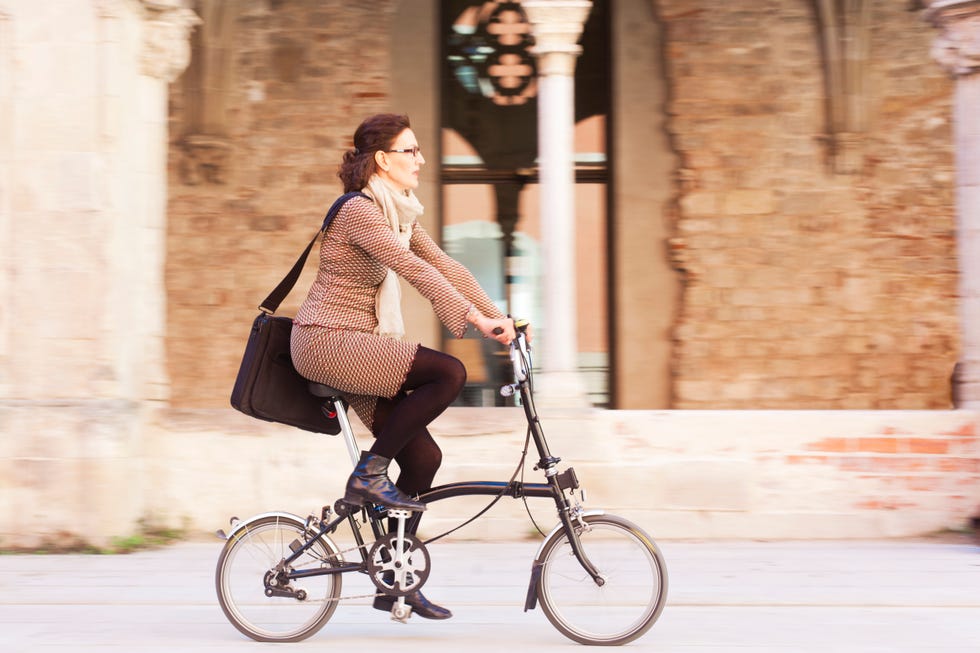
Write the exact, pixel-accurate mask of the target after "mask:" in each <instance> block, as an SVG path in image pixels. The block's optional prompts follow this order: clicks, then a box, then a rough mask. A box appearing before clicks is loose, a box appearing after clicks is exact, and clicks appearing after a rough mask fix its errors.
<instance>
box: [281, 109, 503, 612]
mask: <svg viewBox="0 0 980 653" xmlns="http://www.w3.org/2000/svg"><path fill="white" fill-rule="evenodd" d="M424 163H425V158H424V157H423V156H422V153H421V151H420V150H419V146H418V141H417V140H416V137H415V134H414V132H413V131H412V129H411V126H410V124H409V120H408V117H407V116H401V115H395V114H387V113H385V114H378V115H374V116H371V117H369V118H367V119H365V120H364V122H362V123H361V125H360V126H359V127H358V128H357V131H355V133H354V149H353V150H350V151H348V152H346V153H345V154H344V160H343V163H342V164H341V166H340V171H339V173H338V176H339V177H340V179H341V180H342V181H343V184H344V192H351V191H361V192H363V193H365V194H367V195H369V196H370V199H368V198H362V197H355V198H353V199H351V200H349V201H348V202H347V203H346V204H344V206H343V208H341V209H340V211H339V212H338V213H337V216H336V217H335V219H334V221H333V223H332V224H331V226H330V228H329V229H328V230H327V231H326V233H325V234H324V236H323V240H322V242H321V245H320V265H319V269H318V272H317V277H316V280H315V281H314V282H313V286H312V287H311V288H310V292H309V295H308V297H307V298H306V301H304V302H303V304H302V306H301V307H300V309H299V311H298V312H297V314H296V317H295V318H294V320H293V325H294V326H293V332H292V342H291V349H292V358H293V364H294V365H295V367H296V369H297V370H298V371H299V372H300V374H302V375H303V376H305V377H306V378H308V379H311V380H313V381H316V382H318V383H324V384H327V385H330V386H333V387H334V388H337V389H338V390H340V391H342V392H343V393H345V398H346V399H347V400H348V401H349V403H350V405H351V407H352V408H353V409H354V412H356V413H357V416H358V417H359V418H360V420H361V421H362V422H363V423H364V425H365V426H367V428H368V429H369V430H370V431H371V433H372V434H374V436H375V441H374V445H373V446H372V447H371V449H370V451H363V452H361V458H360V461H359V463H358V464H357V466H356V467H355V469H354V472H353V473H352V474H351V476H350V478H349V479H348V481H347V487H346V492H345V496H344V500H345V501H347V502H348V503H352V504H355V505H362V504H363V503H364V502H365V501H371V502H373V503H376V504H379V505H384V506H387V507H389V508H394V509H402V510H415V511H421V510H425V505H424V504H422V503H420V502H418V501H416V500H414V499H412V498H411V497H412V496H414V495H418V494H419V493H421V492H424V491H426V490H428V489H430V488H431V487H432V482H433V479H434V478H435V474H436V471H437V470H438V469H439V465H440V463H441V461H442V451H441V450H440V449H439V445H438V444H437V443H436V442H435V440H434V439H433V437H432V435H431V434H430V433H429V431H428V429H427V427H428V425H429V424H430V423H431V422H432V421H433V420H434V419H435V418H436V417H438V416H439V415H440V414H441V413H442V412H443V411H444V410H445V409H446V408H447V407H448V406H449V405H450V404H451V403H452V402H453V401H454V400H455V399H456V397H457V396H458V395H459V392H460V391H461V390H462V388H463V385H464V383H465V382H466V370H465V368H464V367H463V364H462V362H460V361H459V360H458V359H456V358H454V357H452V356H449V355H447V354H444V353H442V352H439V351H436V350H433V349H429V348H427V347H423V346H422V345H420V344H418V343H413V342H405V341H403V340H402V339H401V338H402V336H403V335H404V325H403V322H402V316H401V305H400V300H401V295H400V288H399V285H398V279H397V276H401V277H403V278H404V279H406V280H407V281H408V282H409V283H411V284H412V286H414V287H415V288H416V289H417V290H418V291H419V292H420V293H421V294H422V295H423V296H425V297H426V298H427V299H428V300H429V301H430V302H431V303H432V306H433V308H434V309H435V312H436V315H437V316H438V317H439V319H440V320H441V321H442V323H443V324H444V325H445V326H446V328H447V329H449V331H450V332H451V333H452V334H453V335H454V336H456V337H457V338H460V337H462V336H463V334H464V332H465V331H466V329H467V327H468V324H472V325H473V326H474V327H475V328H476V329H478V330H479V331H480V332H481V333H482V334H483V335H484V337H488V338H494V339H495V340H497V341H498V342H500V343H501V344H504V345H507V344H509V343H510V341H511V340H512V339H513V338H514V337H515V334H514V325H513V322H512V320H510V319H509V318H506V317H505V316H504V315H503V313H502V312H501V311H500V310H499V309H497V307H496V306H494V304H493V302H492V301H491V300H490V298H489V297H488V296H487V294H486V293H485V292H484V291H483V289H482V288H481V287H480V285H479V283H477V281H476V279H474V278H473V275H472V274H471V273H470V272H469V271H468V270H466V268H465V267H463V266H462V265H461V264H460V263H458V262H457V261H455V260H453V259H452V258H450V257H449V256H448V255H447V254H446V253H445V252H443V251H442V249H440V248H439V246H438V245H436V244H435V242H433V240H432V239H431V238H430V237H429V235H428V234H427V233H426V232H425V230H424V229H423V228H422V226H421V225H420V224H419V222H418V220H417V218H418V216H420V215H422V210H423V207H422V204H421V203H420V202H419V201H418V199H417V198H416V197H415V194H414V193H413V190H414V189H415V188H417V187H418V184H419V170H420V168H421V167H422V165H423V164H424ZM392 460H395V461H396V462H397V463H398V467H399V469H400V474H399V476H398V480H397V482H396V483H394V484H393V483H392V482H391V480H390V479H389V477H388V465H389V463H390V462H391V461H392ZM405 600H406V603H408V604H409V605H411V606H412V608H413V611H414V613H415V614H417V615H419V616H422V617H426V618H429V619H447V618H449V617H451V616H452V613H451V612H450V611H449V610H447V609H445V608H443V607H440V606H438V605H435V604H433V603H431V602H430V601H428V600H427V599H426V598H425V597H424V596H423V595H422V594H421V592H418V591H416V592H415V593H413V594H410V595H409V596H407V597H406V599H405ZM392 603H393V598H392V597H387V596H379V597H377V598H376V599H375V601H374V607H376V608H378V609H382V610H390V609H391V606H392Z"/></svg>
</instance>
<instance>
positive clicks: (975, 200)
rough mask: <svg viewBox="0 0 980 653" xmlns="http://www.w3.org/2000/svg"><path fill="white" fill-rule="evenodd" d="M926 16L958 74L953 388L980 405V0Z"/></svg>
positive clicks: (951, 3) (965, 402) (943, 58)
mask: <svg viewBox="0 0 980 653" xmlns="http://www.w3.org/2000/svg"><path fill="white" fill-rule="evenodd" d="M926 18H927V19H928V20H929V21H930V22H932V24H933V25H934V26H935V27H937V28H939V29H940V30H941V34H940V35H939V36H938V37H936V40H935V42H934V44H933V48H932V54H933V57H935V59H936V60H937V61H939V63H940V64H941V65H942V66H943V67H944V68H945V69H946V70H948V71H949V73H950V74H951V75H953V76H954V77H955V78H956V89H955V92H954V101H953V137H954V142H955V147H956V214H957V236H956V242H957V248H958V255H959V267H960V282H959V291H960V320H961V329H962V335H963V342H962V353H961V354H960V361H959V363H958V365H957V374H956V378H955V380H954V388H953V393H954V396H955V397H956V403H957V405H958V406H959V407H961V408H968V409H971V410H975V409H980V0H936V1H934V2H932V3H930V5H929V8H928V9H927V11H926Z"/></svg>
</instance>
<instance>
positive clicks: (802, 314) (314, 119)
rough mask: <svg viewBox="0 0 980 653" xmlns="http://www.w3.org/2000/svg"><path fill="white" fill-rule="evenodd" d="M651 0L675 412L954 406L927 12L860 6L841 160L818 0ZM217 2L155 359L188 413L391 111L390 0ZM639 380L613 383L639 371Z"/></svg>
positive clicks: (936, 102) (945, 183)
mask: <svg viewBox="0 0 980 653" xmlns="http://www.w3.org/2000/svg"><path fill="white" fill-rule="evenodd" d="M650 1H651V6H652V7H653V9H652V10H651V12H650V17H651V19H653V17H656V18H657V19H659V20H660V21H662V24H663V34H664V37H665V46H664V48H663V53H664V61H663V70H664V75H665V76H666V84H667V88H668V95H669V101H668V103H667V105H666V111H667V113H668V116H667V118H668V121H667V129H668V132H669V135H670V138H671V147H672V148H673V150H674V153H675V154H676V156H677V157H678V160H679V161H680V164H679V169H678V170H676V181H675V184H676V188H675V191H674V196H675V199H676V201H675V202H674V203H673V209H672V214H670V215H669V216H668V218H669V221H670V223H671V224H672V232H673V233H672V238H671V239H670V242H669V246H670V248H671V251H672V253H673V258H674V262H675V265H676V266H677V268H678V269H679V270H681V271H682V274H683V279H684V288H683V292H682V295H681V297H680V299H679V302H678V304H679V306H678V308H677V311H678V319H677V322H676V325H675V327H674V328H673V330H672V332H670V333H668V334H663V335H661V333H662V332H661V330H659V329H658V330H657V331H656V332H655V333H654V335H653V336H652V337H654V338H656V337H661V338H663V339H664V342H663V343H662V345H667V346H670V347H672V351H673V364H672V378H671V383H672V388H673V389H672V393H671V394H672V398H671V404H670V405H671V407H674V408H845V409H846V408H870V409H875V408H906V409H908V408H946V407H949V405H950V383H949V377H950V374H951V373H952V368H953V364H954V362H955V361H956V358H957V350H958V347H959V341H958V330H959V323H958V319H957V315H956V259H955V246H954V244H955V241H954V237H955V234H954V207H953V197H952V188H953V160H952V145H951V128H950V122H949V120H950V114H951V108H950V95H951V88H952V86H951V84H952V83H951V81H950V80H948V79H947V78H946V77H945V74H944V72H943V71H942V69H941V68H940V67H939V66H938V65H936V64H935V62H934V61H933V60H932V59H931V57H930V55H929V46H930V43H931V40H932V38H933V37H934V33H933V30H932V28H931V27H930V26H929V25H928V24H926V23H925V22H923V20H922V18H921V15H920V13H918V12H915V11H910V10H909V9H908V7H907V5H906V4H904V3H894V2H887V1H884V0H879V1H876V2H875V3H874V5H873V16H872V22H871V25H872V27H871V38H870V57H869V63H868V85H867V88H866V90H865V93H864V101H865V102H866V103H867V107H868V116H869V125H868V131H867V133H866V134H865V136H864V139H863V142H861V143H860V144H859V145H858V147H859V154H860V157H859V159H858V161H859V164H860V165H859V170H858V171H857V172H856V173H854V174H848V175H844V174H835V173H834V172H833V171H832V167H831V165H830V161H829V150H830V145H829V142H830V141H829V139H828V134H827V129H828V118H827V102H826V98H827V88H826V83H825V75H824V72H823V68H822V55H821V44H820V36H819V28H818V25H817V17H816V16H815V14H814V10H813V8H812V4H811V3H809V2H806V1H804V0H758V1H755V2H752V3H729V4H719V3H709V2H707V1H706V0H650ZM226 4H233V5H235V6H236V7H237V8H238V9H237V11H239V12H240V13H239V15H238V16H237V17H236V18H235V20H234V21H233V25H234V29H233V31H232V33H230V34H225V37H224V40H223V41H221V42H220V47H223V48H230V49H232V56H231V61H232V66H231V70H230V71H226V73H228V74H227V75H226V77H227V79H228V80H230V81H229V82H228V83H227V84H226V85H225V86H224V87H219V88H208V89H207V91H206V94H205V97H204V98H203V102H204V103H205V105H206V103H208V102H213V101H214V100H215V96H214V93H223V94H224V95H223V96H222V97H223V101H224V109H225V111H224V114H223V115H224V117H225V122H224V124H223V125H219V128H217V129H213V131H217V132H221V131H222V129H223V130H224V131H223V133H218V134H217V135H216V136H217V142H218V143H219V144H220V145H222V146H223V147H226V148H227V150H226V155H225V158H224V159H223V160H222V159H221V156H220V152H221V149H220V147H219V148H218V154H219V155H218V157H217V158H218V160H219V163H218V164H217V165H216V167H208V166H207V165H205V164H206V163H207V161H206V157H207V156H208V152H207V151H206V149H204V150H202V149H201V147H200V146H195V143H197V142H198V141H195V140H194V139H193V138H187V137H188V135H189V132H188V129H190V127H189V126H188V116H190V115H191V114H192V113H193V112H192V111H191V109H192V108H194V107H195V106H196V107H198V108H199V107H200V104H201V102H202V99H201V97H198V96H194V95H188V93H187V89H186V88H185V87H184V85H183V84H182V83H181V82H178V83H177V84H174V85H173V86H172V91H173V93H172V100H171V116H172V124H171V139H172V143H171V179H170V191H171V192H170V199H169V207H168V216H169V225H168V229H169V237H168V255H167V288H168V361H169V373H170V377H171V379H172V383H173V387H172V393H171V396H172V398H173V403H174V404H175V405H176V406H182V407H193V406H199V407H207V406H210V407H218V406H223V405H226V402H227V397H228V393H229V390H230V384H231V381H232V380H233V379H234V375H235V371H236V369H237V365H238V361H239V357H240V354H241V349H242V346H243V344H244V340H245V336H246V333H245V332H246V330H247V327H248V324H249V321H250V319H251V317H252V316H253V314H254V313H255V308H254V307H255V306H256V305H257V304H258V302H259V301H260V300H261V299H262V298H264V296H265V294H266V293H267V292H268V291H269V290H270V289H271V288H272V286H274V284H275V283H276V282H277V281H278V280H279V279H280V278H281V275H282V274H284V272H285V270H286V269H287V267H288V264H289V263H290V262H291V261H292V260H293V258H294V257H295V256H296V254H298V252H299V250H300V249H301V247H302V246H303V244H304V243H305V242H306V240H307V238H308V237H309V236H310V235H312V233H313V230H314V229H315V225H316V224H317V222H318V221H319V218H320V215H321V213H322V211H323V210H324V208H325V207H326V205H327V204H328V203H329V201H330V200H331V199H332V198H333V197H334V196H335V195H336V193H337V191H338V190H339V184H338V182H337V180H336V177H335V169H336V163H337V162H338V160H339V158H340V156H341V153H342V151H343V150H344V148H345V147H346V146H347V143H346V142H344V140H345V139H347V138H349V135H350V134H351V132H352V130H353V129H354V127H355V126H356V125H357V123H358V122H359V121H360V119H361V118H362V117H363V116H364V115H367V114H369V113H372V112H374V111H377V110H386V109H391V108H397V107H391V106H389V105H390V97H391V95H390V93H391V87H392V84H393V80H392V79H391V75H392V61H391V59H392V55H391V47H392V46H391V39H390V36H389V29H390V28H391V25H390V22H391V21H392V20H393V16H394V12H395V11H396V10H397V9H398V7H399V6H400V5H399V3H398V2H396V1H395V0H391V1H390V2H384V3H371V4H370V5H357V4H353V5H352V4H350V3H341V2H339V1H334V0H331V1H328V2H313V1H312V0H279V1H276V2H272V1H269V2H252V3H226ZM395 31H396V32H397V30H395ZM400 38H401V37H400ZM213 45H214V44H213V43H212V46H213ZM403 49H404V48H403ZM354 53H356V54H354ZM189 72H190V71H189ZM408 74H409V75H411V73H408ZM418 74H419V75H420V77H422V76H423V72H422V71H420V72H419V73H418ZM430 74H431V72H430V71H425V72H424V78H425V79H430ZM213 77H214V78H217V79H223V77H222V76H221V75H217V76H213ZM400 83H402V84H405V83H408V80H400ZM433 92H436V90H435V89H433ZM207 94H211V95H210V96H208V95H207ZM195 103H196V104H195ZM206 106H207V105H206ZM195 110H196V109H195ZM413 118H415V119H416V122H420V123H421V122H431V121H432V120H433V116H424V115H417V116H413ZM191 127H193V126H191ZM192 132H193V129H191V133H190V135H191V136H193V135H194V134H193V133H192ZM212 136H214V135H212ZM204 140H205V142H209V141H208V140H207V139H204ZM195 147H197V149H195ZM615 147H616V145H615V144H613V148H614V150H615ZM211 155H214V151H211ZM430 158H431V157H430ZM222 161H223V162H222ZM434 165H435V160H434V159H432V160H430V167H431V166H434ZM215 170H217V172H215ZM209 177H210V178H211V180H210V181H208V179H209ZM216 180H217V181H220V182H221V183H214V182H215V181H216ZM613 219H616V218H615V217H614V218H613ZM650 219H651V220H654V221H659V220H662V217H661V216H660V215H651V216H650ZM623 224H626V223H625V222H624V223H623ZM622 237H623V238H626V239H629V238H631V236H630V234H629V233H624V234H623V235H622ZM652 246H656V245H652ZM311 263H312V261H311ZM311 274H312V270H311V269H309V268H308V270H307V275H311ZM308 279H309V276H306V277H304V279H301V280H300V283H299V285H298V287H297V291H296V293H295V294H294V296H292V297H291V298H290V300H289V302H288V303H287V305H286V306H284V307H283V310H284V312H287V313H288V312H290V311H291V310H292V309H293V308H294V307H295V305H296V304H297V303H298V302H299V301H301V299H302V292H303V289H304V288H305V287H306V286H307V285H308ZM666 301H670V300H669V299H667V300H666ZM652 305H653V306H654V308H653V309H648V310H653V311H656V310H659V309H657V308H656V305H657V302H653V303H652ZM421 309H422V310H428V308H427V307H425V306H421ZM409 310H411V309H409ZM633 313H635V310H634V311H633ZM633 313H631V314H630V317H629V321H630V323H631V324H643V323H644V321H643V319H642V316H636V315H635V314H633ZM409 319H412V316H411V315H410V316H409ZM668 340H672V342H667V341H668ZM654 346H657V345H656V344H655V343H654V344H651V347H654ZM647 374H648V372H647ZM633 376H634V377H635V378H620V379H619V385H620V386H621V387H628V386H629V385H631V384H646V383H647V379H646V378H645V375H644V373H643V371H642V370H641V372H640V373H638V374H634V375H633ZM630 405H633V404H630ZM637 407H639V406H637Z"/></svg>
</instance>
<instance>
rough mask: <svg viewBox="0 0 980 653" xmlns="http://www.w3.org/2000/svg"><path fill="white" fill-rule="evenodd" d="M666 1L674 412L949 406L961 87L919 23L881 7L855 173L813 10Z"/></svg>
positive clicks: (896, 7) (898, 7) (776, 2)
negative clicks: (673, 152) (680, 285)
mask: <svg viewBox="0 0 980 653" xmlns="http://www.w3.org/2000/svg"><path fill="white" fill-rule="evenodd" d="M656 4H657V7H658V11H659V14H660V17H661V19H662V20H663V21H664V23H665V27H666V32H667V39H668V45H667V50H666V57H667V63H666V70H667V75H668V76H669V78H670V79H669V85H670V88H671V91H672V98H671V100H670V103H669V106H668V111H669V114H670V120H669V122H668V129H669V131H670V133H671V134H672V136H673V142H674V144H675V146H676V148H677V151H678V153H679V155H680V156H681V158H682V169H681V170H680V171H679V184H680V187H679V196H678V204H677V210H676V216H675V218H676V223H675V224H676V232H675V238H674V239H673V240H672V242H671V246H672V248H673V251H674V254H675V258H676V261H677V265H678V266H679V267H680V268H682V269H683V270H684V272H685V289H684V292H683V298H682V300H681V318H680V320H679V324H678V325H677V328H676V331H675V350H674V351H675V369H674V373H675V375H676V385H675V399H674V407H677V408H708V407H713V408H718V407H728V408H748V407H753V408H941V407H948V406H949V405H950V383H949V377H950V374H951V372H952V369H953V365H954V363H955V361H956V357H957V347H958V335H957V334H958V322H957V317H956V259H955V241H954V215H955V213H954V207H953V197H952V188H953V184H952V178H953V161H952V146H951V142H950V134H951V127H950V122H949V119H950V112H951V110H950V95H951V82H950V80H948V79H946V77H945V75H944V73H943V72H942V70H941V69H940V68H939V67H938V66H937V65H936V64H935V63H934V62H933V61H932V60H931V59H930V56H929V46H930V42H931V39H932V38H933V34H932V32H931V30H930V29H929V28H928V26H926V25H924V23H923V22H922V19H921V16H920V14H918V13H916V12H912V11H909V10H908V8H907V6H906V5H905V4H904V3H896V2H886V1H878V2H875V3H874V6H873V14H872V21H871V25H872V27H871V30H872V31H871V40H870V63H869V64H868V65H869V69H868V80H869V84H868V87H867V89H866V94H865V98H864V99H865V101H866V102H868V105H869V109H868V115H869V129H868V133H867V135H866V138H865V140H864V142H863V144H861V145H860V147H861V152H862V154H863V157H862V160H861V165H860V171H859V172H858V173H857V174H853V175H837V174H834V173H833V172H832V171H831V167H830V165H829V161H828V145H827V138H826V129H827V117H826V115H827V114H826V107H825V97H826V91H825V85H824V84H825V82H824V78H823V75H822V68H821V58H820V57H821V53H820V42H819V40H818V32H817V28H816V17H815V15H814V13H813V9H812V7H811V3H808V2H803V1H801V0H768V1H757V2H752V3H730V4H724V3H714V2H707V1H705V0H663V1H660V2H657V3H656Z"/></svg>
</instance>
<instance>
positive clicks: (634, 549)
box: [537, 515, 667, 646]
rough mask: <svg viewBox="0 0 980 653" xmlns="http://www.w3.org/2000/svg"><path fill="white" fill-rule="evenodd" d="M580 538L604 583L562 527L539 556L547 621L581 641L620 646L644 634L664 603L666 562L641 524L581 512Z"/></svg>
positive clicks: (539, 591)
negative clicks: (586, 564) (574, 548)
mask: <svg viewBox="0 0 980 653" xmlns="http://www.w3.org/2000/svg"><path fill="white" fill-rule="evenodd" d="M583 521H584V522H585V524H586V527H585V528H583V527H582V526H578V525H577V526H576V531H577V532H578V537H579V541H580V542H581V543H582V548H583V550H584V551H585V554H586V556H587V557H588V558H589V560H591V561H592V563H593V565H595V567H596V569H597V570H598V571H599V573H600V575H601V576H602V578H603V579H604V580H605V583H604V584H603V585H602V586H599V585H597V584H596V583H595V581H594V580H593V579H592V577H591V576H590V575H589V574H588V573H587V572H586V571H585V569H584V568H583V567H582V565H581V563H579V561H578V559H577V558H576V557H575V554H574V553H573V552H572V548H571V545H570V543H569V540H568V535H567V534H566V533H565V531H560V532H559V533H557V534H556V535H555V537H553V538H552V539H551V540H549V541H548V542H546V543H545V545H544V546H543V547H542V550H541V553H540V554H539V555H538V558H537V563H539V564H540V565H541V576H540V577H539V579H538V582H537V595H538V601H539V602H540V603H541V609H542V610H543V611H544V613H545V615H546V616H547V618H548V621H550V622H551V624H552V625H553V626H554V627H555V628H557V629H558V631H559V632H561V633H562V634H563V635H565V636H566V637H568V638H569V639H571V640H574V641H576V642H579V643H580V644H590V645H599V646H619V645H621V644H626V643H628V642H631V641H633V640H635V639H637V638H638V637H640V636H641V635H643V634H644V633H646V632H647V631H648V630H650V628H651V627H652V626H653V624H654V623H655V622H656V621H657V618H658V617H660V613H661V612H662V611H663V609H664V605H665V603H666V602H667V566H666V564H665V562H664V558H663V554H662V553H661V552H660V549H659V548H658V547H657V545H656V543H655V542H654V541H653V539H652V538H650V536H649V535H647V534H646V533H645V532H644V531H643V530H642V529H641V528H640V527H639V526H637V525H636V524H633V523H632V522H630V521H628V520H626V519H623V518H621V517H617V516H615V515H585V516H584V517H583Z"/></svg>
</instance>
